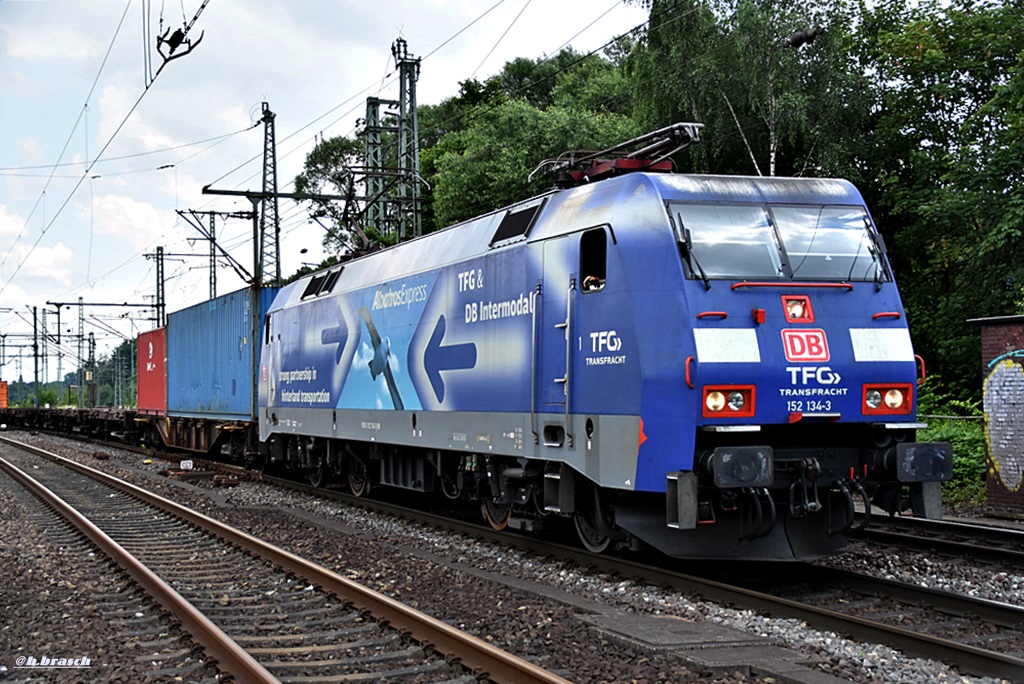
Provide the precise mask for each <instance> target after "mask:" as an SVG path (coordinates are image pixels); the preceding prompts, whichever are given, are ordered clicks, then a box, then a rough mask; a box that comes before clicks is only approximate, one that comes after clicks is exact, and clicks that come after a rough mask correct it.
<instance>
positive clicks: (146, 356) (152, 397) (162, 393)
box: [136, 328, 167, 416]
mask: <svg viewBox="0 0 1024 684" xmlns="http://www.w3.org/2000/svg"><path fill="white" fill-rule="evenodd" d="M136 352H137V355H138V356H137V359H136V361H137V365H136V368H138V373H139V379H138V412H139V414H141V415H157V416H164V415H167V328H157V329H156V330H150V331H149V332H144V333H139V341H138V345H137V349H136Z"/></svg>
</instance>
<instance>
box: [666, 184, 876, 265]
mask: <svg viewBox="0 0 1024 684" xmlns="http://www.w3.org/2000/svg"><path fill="white" fill-rule="evenodd" d="M669 211H670V213H671V216H672V218H673V222H674V224H675V230H676V232H677V239H678V240H679V241H680V242H681V243H682V244H683V245H684V246H685V250H684V259H685V260H686V261H687V267H688V268H689V270H690V272H691V275H692V277H700V278H703V279H707V278H753V279H763V280H779V279H782V280H844V281H849V280H854V281H875V282H880V281H882V280H886V279H887V278H886V271H885V268H884V266H883V264H882V260H881V249H880V248H879V245H878V243H877V242H876V241H875V237H874V234H873V232H872V230H871V223H870V220H869V219H868V216H867V213H866V212H865V211H864V209H863V208H862V207H855V206H844V205H788V204H787V205H781V204H775V205H754V204H690V203H672V204H670V205H669Z"/></svg>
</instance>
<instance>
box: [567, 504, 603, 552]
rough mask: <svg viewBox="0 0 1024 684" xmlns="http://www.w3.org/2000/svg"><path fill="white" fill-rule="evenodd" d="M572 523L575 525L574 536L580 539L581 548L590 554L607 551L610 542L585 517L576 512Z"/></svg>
mask: <svg viewBox="0 0 1024 684" xmlns="http://www.w3.org/2000/svg"><path fill="white" fill-rule="evenodd" d="M573 521H574V522H575V523H576V535H577V536H578V537H579V538H580V543H582V544H583V548H585V549H586V550H587V551H590V552H591V553H604V552H605V551H607V550H608V547H609V546H610V545H611V543H612V540H611V539H610V538H609V537H608V535H607V534H605V533H604V532H602V531H601V530H600V529H598V527H597V526H596V525H594V524H593V523H591V522H590V520H588V519H587V516H586V515H584V514H583V513H580V512H579V511H577V512H576V514H575V515H574V516H573Z"/></svg>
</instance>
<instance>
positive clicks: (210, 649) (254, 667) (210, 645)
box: [0, 439, 279, 684]
mask: <svg viewBox="0 0 1024 684" xmlns="http://www.w3.org/2000/svg"><path fill="white" fill-rule="evenodd" d="M3 441H4V442H7V443H9V444H12V445H13V446H17V447H18V448H25V446H26V445H23V444H21V443H18V442H14V441H13V440H8V439H3ZM33 451H35V449H33ZM0 468H2V469H3V470H4V472H6V473H7V474H8V475H10V476H11V477H12V478H13V479H14V480H16V481H17V482H18V483H19V484H21V486H23V487H24V488H25V489H27V490H28V491H30V492H32V493H33V494H35V495H36V496H37V497H39V499H41V500H42V501H43V502H44V503H46V505H48V506H50V507H51V508H53V510H54V511H56V512H57V514H59V515H60V516H61V517H63V518H64V519H65V520H67V521H68V522H69V523H71V525H72V526H73V527H75V528H76V529H77V530H79V531H80V532H82V534H84V535H85V536H86V537H87V538H88V539H89V540H90V541H91V542H92V543H93V544H95V545H96V546H97V547H98V548H99V549H100V550H101V551H103V553H105V554H107V556H109V557H110V558H112V559H113V560H114V562H115V563H117V564H118V565H119V566H121V567H122V568H123V569H124V570H125V572H127V573H128V574H129V575H130V576H131V577H132V579H134V580H135V581H136V582H137V583H138V584H139V586H141V587H142V588H143V589H145V590H146V591H147V592H148V593H149V595H150V596H152V597H153V599H154V600H156V601H157V602H158V603H159V604H160V605H161V606H163V607H164V608H165V609H166V610H168V611H169V612H170V613H171V614H173V615H174V616H175V617H176V618H177V619H178V620H180V621H181V624H182V627H183V628H184V629H185V630H186V631H187V632H189V634H191V635H192V637H193V638H194V639H195V640H196V641H197V642H198V643H199V644H201V645H202V647H203V649H204V650H205V651H206V653H207V654H209V655H210V656H211V657H213V658H214V659H215V660H216V662H217V665H218V669H221V670H222V671H224V672H228V673H230V674H231V675H233V676H234V677H235V679H237V680H238V681H242V682H246V683H248V682H252V683H253V684H274V683H275V682H278V681H279V680H278V679H277V677H275V676H274V675H272V674H271V673H270V672H269V671H267V669H266V668H264V667H263V666H262V665H260V664H259V663H258V662H256V660H255V659H254V658H253V657H252V656H251V655H249V653H247V652H246V651H245V649H244V648H242V647H241V646H239V645H238V644H237V643H236V642H235V641H234V640H233V639H231V637H229V636H228V635H227V634H225V633H224V632H223V631H221V629H220V628H219V627H217V625H215V624H213V623H212V622H210V620H209V618H207V617H206V616H205V615H203V614H202V613H201V612H199V610H197V609H196V608H195V606H193V605H192V604H191V603H189V602H188V601H186V600H185V598H184V597H182V596H181V594H179V593H178V592H177V591H175V590H174V589H173V588H172V587H171V586H170V585H168V584H167V583H166V582H164V581H163V580H162V579H160V577H158V576H157V575H156V574H154V573H153V572H152V571H151V570H150V569H149V568H147V567H146V566H145V565H143V564H142V563H140V562H139V560H138V559H136V558H135V556H133V555H132V554H131V553H129V552H128V551H126V550H125V549H124V547H122V546H121V545H120V544H118V543H117V542H116V541H114V540H113V539H111V538H110V537H109V536H108V535H107V533H106V532H104V531H103V530H101V529H100V528H98V527H96V525H94V524H93V523H92V521H90V520H89V519H88V518H86V517H85V516H83V515H82V514H81V513H79V512H78V511H77V510H75V509H74V508H73V507H72V506H71V505H70V504H68V503H67V502H65V501H64V500H63V499H61V498H60V497H59V496H57V495H56V494H54V493H53V492H52V491H51V490H50V489H48V488H47V487H46V486H44V485H43V484H41V483H40V482H38V481H37V480H35V479H34V478H33V477H31V476H30V475H28V474H27V473H26V472H24V471H23V470H21V469H20V468H18V467H17V466H16V465H14V464H13V463H11V462H10V461H8V460H6V459H4V458H0Z"/></svg>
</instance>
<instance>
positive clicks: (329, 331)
mask: <svg viewBox="0 0 1024 684" xmlns="http://www.w3.org/2000/svg"><path fill="white" fill-rule="evenodd" d="M346 342H348V325H346V324H345V317H344V316H342V315H341V312H340V311H339V312H338V325H337V326H336V327H334V328H324V329H323V330H321V331H320V344H322V345H324V346H327V347H329V346H331V345H333V344H336V345H338V349H337V351H336V352H335V354H334V362H335V363H341V355H342V353H344V351H345V343H346Z"/></svg>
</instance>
